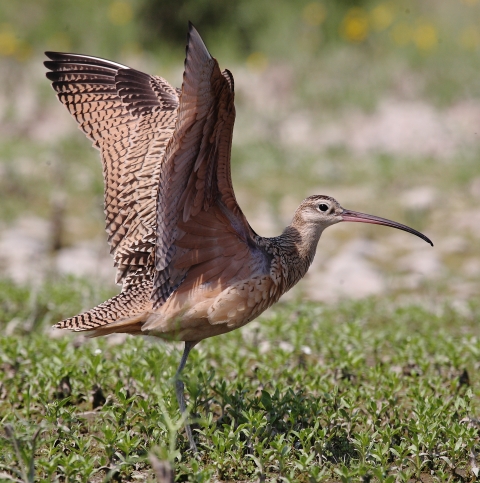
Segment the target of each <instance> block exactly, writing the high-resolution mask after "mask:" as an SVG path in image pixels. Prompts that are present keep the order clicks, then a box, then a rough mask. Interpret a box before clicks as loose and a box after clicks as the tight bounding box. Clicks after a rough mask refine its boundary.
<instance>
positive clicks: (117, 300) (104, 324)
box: [53, 281, 153, 337]
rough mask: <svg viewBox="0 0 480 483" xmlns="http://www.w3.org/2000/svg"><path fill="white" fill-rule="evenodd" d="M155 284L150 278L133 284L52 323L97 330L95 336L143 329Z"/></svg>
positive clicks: (81, 329) (136, 331)
mask: <svg viewBox="0 0 480 483" xmlns="http://www.w3.org/2000/svg"><path fill="white" fill-rule="evenodd" d="M152 288H153V284H152V282H151V281H145V282H143V283H139V284H137V285H134V286H130V287H128V289H127V290H125V291H124V292H121V293H119V294H118V295H116V296H115V297H112V298H111V299H109V300H107V301H106V302H103V303H101V304H100V305H97V306H96V307H94V308H93V309H91V310H88V311H87V312H83V313H81V314H79V315H76V316H75V317H70V318H69V319H65V320H62V321H61V322H58V323H57V324H55V325H54V326H53V327H54V328H55V329H70V330H73V331H75V332H80V331H94V332H93V333H91V334H89V335H91V336H93V337H95V336H97V335H106V334H110V333H112V332H127V333H141V331H142V330H141V326H142V323H143V322H144V314H145V312H146V311H147V310H149V308H151V307H152V303H151V301H150V294H151V293H152Z"/></svg>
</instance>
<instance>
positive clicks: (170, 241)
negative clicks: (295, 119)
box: [152, 25, 252, 307]
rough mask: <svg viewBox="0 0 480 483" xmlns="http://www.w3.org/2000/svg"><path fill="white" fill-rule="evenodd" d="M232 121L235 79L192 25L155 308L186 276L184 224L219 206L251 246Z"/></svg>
mask: <svg viewBox="0 0 480 483" xmlns="http://www.w3.org/2000/svg"><path fill="white" fill-rule="evenodd" d="M234 120H235V106H234V85H233V77H232V75H231V73H230V72H229V71H226V70H225V71H223V72H221V71H220V68H219V66H218V63H217V61H216V60H215V59H214V58H213V57H212V56H211V55H210V53H209V52H208V50H207V48H206V47H205V44H204V43H203V41H202V39H201V37H200V35H199V34H198V32H197V31H196V30H195V28H194V27H193V26H192V25H190V30H189V35H188V44H187V55H186V60H185V72H184V75H183V85H182V90H181V94H180V104H179V108H178V119H177V124H176V126H175V132H174V134H173V136H172V138H171V139H170V142H169V144H168V146H167V149H166V152H165V162H164V163H163V164H162V166H161V169H160V185H161V186H162V188H161V189H159V191H158V203H157V242H156V249H155V266H156V272H155V280H154V291H153V294H152V300H153V302H154V306H155V307H159V306H161V305H162V304H163V303H164V302H165V301H166V300H167V298H168V297H169V296H170V295H171V294H172V292H174V291H175V290H176V289H177V288H178V287H179V285H180V284H181V283H182V281H183V280H184V277H185V276H186V273H187V271H188V267H187V266H186V264H185V263H182V266H183V269H181V270H180V269H178V264H177V268H176V263H175V262H176V260H177V258H178V257H183V259H184V260H186V259H187V258H188V255H185V250H188V249H189V248H188V247H186V246H185V244H183V245H182V248H181V250H180V249H179V247H178V245H177V244H176V242H177V241H178V240H179V239H181V238H182V236H183V235H184V233H185V228H181V226H180V225H181V224H188V223H189V222H190V221H191V220H195V218H196V217H197V216H198V215H199V214H200V213H201V212H202V211H203V212H209V210H211V208H212V207H213V206H214V205H218V206H220V207H221V210H222V212H223V214H224V215H225V216H226V217H227V218H228V220H229V224H230V225H231V226H233V228H234V230H235V231H236V233H237V239H238V240H239V242H240V243H243V244H244V245H248V244H249V242H250V240H251V236H252V230H251V228H250V226H249V225H248V223H247V221H246V219H245V217H244V215H243V213H242V211H241V210H240V208H239V206H238V204H237V202H236V199H235V195H234V192H233V187H232V181H231V175H230V151H231V144H232V133H233V124H234ZM163 187H164V188H163ZM190 248H191V249H192V250H196V249H197V248H195V247H193V246H192V247H190ZM216 250H217V251H221V250H222V247H221V245H218V244H217V247H216ZM213 251H214V250H213V249H212V250H211V252H212V253H213ZM192 260H193V258H192ZM192 266H193V264H192Z"/></svg>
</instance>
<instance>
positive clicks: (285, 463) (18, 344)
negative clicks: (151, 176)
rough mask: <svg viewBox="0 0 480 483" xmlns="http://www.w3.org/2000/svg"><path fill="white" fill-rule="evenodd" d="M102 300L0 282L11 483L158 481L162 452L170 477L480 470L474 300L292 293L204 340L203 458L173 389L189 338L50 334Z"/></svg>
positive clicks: (194, 387) (0, 455)
mask: <svg viewBox="0 0 480 483" xmlns="http://www.w3.org/2000/svg"><path fill="white" fill-rule="evenodd" d="M92 293H93V292H92V291H91V290H90V287H89V286H88V284H86V283H83V282H81V281H78V280H72V279H68V280H62V281H61V282H56V283H46V284H45V285H43V286H41V287H39V288H37V289H36V290H35V291H32V290H30V289H29V288H25V287H23V288H22V287H16V286H15V285H13V284H11V283H8V282H4V283H2V284H0V311H1V317H0V320H2V321H6V320H9V321H10V322H9V323H8V324H5V323H3V322H2V327H1V333H2V337H1V338H0V368H1V370H0V415H1V426H2V429H1V432H0V480H1V481H22V482H27V481H39V482H41V481H45V482H50V481H61V482H67V481H84V482H101V481H146V480H148V481H155V476H154V473H153V471H152V469H151V466H150V463H149V459H148V456H149V454H152V453H153V454H154V455H156V456H157V457H158V458H160V459H165V460H169V461H170V462H171V463H172V465H173V468H174V472H175V481H192V482H193V481H195V482H206V481H250V482H257V481H284V482H317V481H318V482H320V481H345V482H346V481H391V482H394V481H420V480H421V481H432V482H433V481H474V480H475V479H476V476H477V475H478V471H479V469H478V466H477V459H476V455H477V452H478V451H479V448H480V441H479V435H478V430H479V425H480V423H479V421H478V415H479V402H480V398H479V396H480V390H479V377H478V365H479V355H480V340H479V338H478V327H477V325H478V318H479V313H480V306H478V305H474V304H471V305H470V306H469V307H468V308H464V309H463V311H462V313H461V314H460V313H458V312H456V311H455V310H453V309H452V308H450V307H448V306H443V307H440V306H439V307H436V308H435V309H434V310H432V309H425V308H422V307H421V306H420V305H417V306H398V305H397V306H396V304H395V303H392V302H391V301H389V300H382V301H380V300H375V299H369V300H364V301H361V302H348V303H347V302H345V303H340V304H337V305H330V306H326V305H325V306H324V305H313V304H305V303H301V302H297V303H292V304H288V305H279V306H278V307H277V308H275V309H274V310H271V311H270V312H268V313H267V315H265V316H264V317H262V318H261V319H259V320H258V321H256V322H253V323H251V324H250V325H249V326H246V327H245V328H244V329H242V330H239V331H236V332H233V333H230V334H227V335H224V336H221V337H217V338H214V339H210V340H206V341H203V342H202V343H201V344H200V345H199V346H198V349H197V348H196V349H195V350H194V351H193V352H192V354H191V356H190V359H189V361H188V364H187V367H186V370H185V373H184V380H185V382H186V386H187V389H188V393H189V395H190V397H189V401H190V411H191V413H192V415H193V419H194V421H195V423H194V428H195V433H196V438H197V441H198V446H199V450H200V452H199V454H198V456H197V457H195V456H193V455H192V454H190V452H189V449H188V442H187V440H186V436H185V433H184V431H183V429H182V427H183V421H182V419H181V418H180V416H179V413H178V408H177V404H176V399H175V394H174V390H173V384H172V378H173V375H174V372H175V368H176V366H177V364H178V362H179V358H180V354H181V352H180V350H179V349H180V345H178V344H176V345H175V344H166V343H163V342H161V341H157V340H154V339H150V338H143V337H136V338H134V337H127V338H122V337H118V336H114V337H113V338H110V339H108V338H104V339H86V338H83V337H82V336H81V335H72V336H69V335H67V336H63V335H62V336H54V335H53V334H52V331H51V329H49V325H50V323H51V322H53V321H55V320H57V319H58V318H59V317H62V316H64V315H66V312H69V313H70V312H71V311H75V310H78V309H80V307H81V306H82V303H85V300H87V301H88V302H95V301H96V300H94V299H95V297H101V296H102V295H106V294H96V295H95V296H93V295H92ZM79 294H80V295H79ZM92 297H93V298H92ZM88 302H87V303H88ZM12 321H13V322H12Z"/></svg>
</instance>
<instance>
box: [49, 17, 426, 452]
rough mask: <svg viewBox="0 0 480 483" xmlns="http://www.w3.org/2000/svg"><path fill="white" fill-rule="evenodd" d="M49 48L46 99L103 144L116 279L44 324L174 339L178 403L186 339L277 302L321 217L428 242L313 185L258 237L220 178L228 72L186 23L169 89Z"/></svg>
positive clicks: (306, 256)
mask: <svg viewBox="0 0 480 483" xmlns="http://www.w3.org/2000/svg"><path fill="white" fill-rule="evenodd" d="M47 56H48V57H49V58H50V59H51V60H49V61H47V62H45V65H46V67H47V68H48V69H49V70H50V72H48V73H47V77H48V78H49V79H50V80H51V81H53V82H52V85H53V88H54V89H55V91H56V92H57V95H58V98H59V99H60V101H61V102H62V103H63V104H64V105H65V106H66V107H67V108H68V110H69V111H70V113H71V114H72V115H73V116H74V118H75V119H76V120H77V122H78V123H79V125H80V128H81V129H82V130H83V131H84V132H85V134H86V135H87V136H88V137H89V138H90V139H91V140H92V141H93V144H94V146H95V147H97V148H98V149H99V150H100V152H101V156H102V162H103V174H104V181H105V216H106V231H107V235H108V242H109V244H110V250H111V253H112V256H113V259H114V263H115V266H116V267H117V282H122V284H123V286H122V292H121V293H120V294H119V295H117V296H116V297H113V298H112V299H110V300H108V301H106V302H104V303H102V304H100V305H99V306H97V307H95V308H93V309H91V310H89V311H88V312H85V313H83V314H80V315H77V316H75V317H71V318H69V319H66V320H63V321H62V322H59V323H58V324H57V325H56V326H55V327H56V328H60V329H71V330H74V331H93V332H91V333H92V335H95V336H97V335H106V334H110V333H113V332H126V333H131V334H150V335H155V336H158V337H162V338H164V339H168V340H182V341H185V351H184V354H183V357H182V360H181V363H180V366H179V368H178V371H177V375H176V392H177V398H178V400H179V405H180V408H181V410H182V412H184V411H185V401H184V395H183V384H182V382H181V380H180V379H179V375H180V372H181V371H182V369H183V367H184V365H185V363H186V360H187V357H188V354H189V352H190V350H191V348H192V347H193V346H194V345H195V344H197V343H198V342H199V341H200V340H202V339H205V338H207V337H212V336H215V335H219V334H223V333H226V332H229V331H231V330H234V329H236V328H239V327H241V326H243V325H245V324H247V323H248V322H250V321H251V320H253V319H255V318H256V317H257V316H258V315H259V314H261V313H262V312H263V311H264V310H266V309H267V308H268V307H270V306H271V305H272V304H274V303H275V302H277V300H278V299H279V298H280V296H281V295H282V294H283V293H285V292H286V291H287V290H289V289H290V288H291V287H293V285H295V284H296V283H297V282H298V281H299V280H300V279H301V278H302V277H303V276H304V275H305V273H306V272H307V270H308V268H309V266H310V264H311V263H312V261H313V258H314V255H315V250H316V246H317V243H318V241H319V239H320V235H321V234H322V232H323V230H324V229H325V228H326V227H328V226H330V225H332V224H335V223H339V222H341V221H361V222H366V223H376V224H383V225H387V226H392V227H395V228H399V229H402V230H405V231H408V232H410V233H414V234H415V235H417V236H420V237H421V238H423V239H424V240H426V241H427V242H429V243H431V242H430V240H429V239H428V238H426V237H425V236H424V235H422V234H421V233H419V232H417V231H415V230H413V229H411V228H409V227H406V226H404V225H400V224H398V223H396V222H392V221H389V220H385V219H382V218H378V217H374V216H371V215H365V214H361V213H356V212H353V211H349V210H345V209H343V208H342V207H341V206H340V205H339V204H338V202H336V201H335V200H334V199H332V198H330V197H328V196H323V195H316V196H310V197H309V198H307V199H305V200H304V201H303V202H302V203H301V205H300V206H299V208H298V209H297V211H296V212H295V215H294V218H293V220H292V223H291V224H290V225H289V226H288V227H287V228H286V229H285V230H284V232H283V233H282V234H281V235H280V236H278V237H274V238H263V237H261V236H259V235H257V234H256V233H255V232H254V231H253V229H252V228H251V227H250V225H249V224H248V222H247V220H246V218H245V216H244V215H243V213H242V210H241V209H240V207H239V206H238V204H237V201H236V199H235V194H234V191H233V186H232V180H231V176H230V152H231V145H232V133H233V124H234V120H235V107H234V81H233V76H232V74H231V73H230V72H229V71H227V70H224V71H223V72H221V71H220V68H219V66H218V63H217V61H216V60H215V59H214V58H213V57H212V56H211V55H210V53H209V52H208V50H207V48H206V47H205V45H204V43H203V41H202V39H201V38H200V36H199V34H198V32H197V31H196V30H195V28H194V27H193V26H192V25H190V30H189V35H188V44H187V56H186V60H185V72H184V76H183V85H182V89H181V90H176V89H173V88H172V87H171V86H170V85H169V84H168V82H167V81H166V80H165V79H163V78H161V77H156V76H150V75H147V74H144V73H142V72H139V71H137V70H134V69H130V68H129V67H126V66H123V65H121V64H117V63H114V62H110V61H107V60H103V59H98V58H95V57H88V56H83V55H77V54H63V53H53V52H48V53H47ZM186 429H187V434H188V437H189V440H190V445H191V448H192V449H195V442H194V440H193V437H192V434H191V431H190V428H189V426H188V425H187V428H186Z"/></svg>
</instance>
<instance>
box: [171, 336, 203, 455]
mask: <svg viewBox="0 0 480 483" xmlns="http://www.w3.org/2000/svg"><path fill="white" fill-rule="evenodd" d="M197 343H198V342H191V341H185V349H184V351H183V355H182V360H181V361H180V365H179V366H178V369H177V372H176V373H175V392H176V394H177V401H178V405H179V407H180V411H181V413H182V415H186V412H187V407H186V405H185V393H184V384H183V381H182V379H181V378H180V376H181V374H182V370H183V368H184V367H185V364H186V362H187V359H188V354H190V351H191V350H192V349H193V348H194V347H195V345H196V344H197ZM185 431H186V432H187V436H188V441H189V442H190V449H191V450H192V451H193V452H194V453H196V452H197V445H196V444H195V441H194V440H193V435H192V429H191V428H190V425H189V424H188V423H187V422H185Z"/></svg>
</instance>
